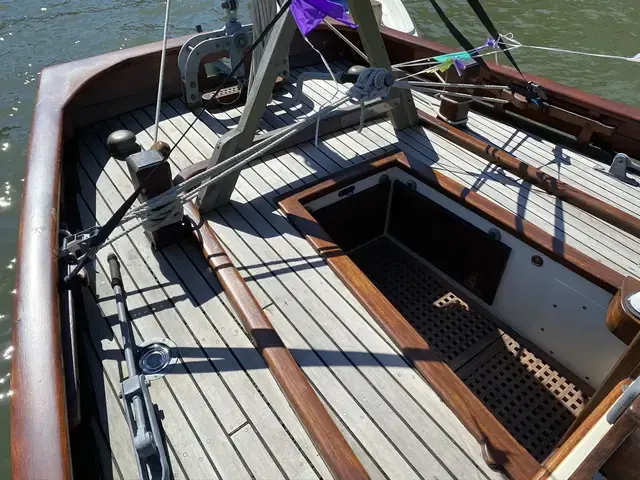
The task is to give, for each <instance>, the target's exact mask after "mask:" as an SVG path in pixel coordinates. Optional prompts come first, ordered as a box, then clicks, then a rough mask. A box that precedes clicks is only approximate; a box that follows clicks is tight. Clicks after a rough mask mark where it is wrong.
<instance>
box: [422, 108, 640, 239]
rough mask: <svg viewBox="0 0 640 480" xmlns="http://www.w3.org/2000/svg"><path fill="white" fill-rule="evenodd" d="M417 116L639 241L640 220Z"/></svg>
mask: <svg viewBox="0 0 640 480" xmlns="http://www.w3.org/2000/svg"><path fill="white" fill-rule="evenodd" d="M418 115H419V116H420V120H421V121H422V122H423V124H424V125H425V126H426V127H427V128H429V129H431V130H433V131H435V132H437V133H439V134H440V135H442V136H444V137H445V138H447V139H448V140H451V141H452V142H454V143H455V144H456V145H459V146H461V147H463V148H465V149H467V150H469V151H470V152H473V153H475V154H476V155H479V156H480V157H482V158H484V159H485V160H487V161H488V162H490V163H493V164H494V165H498V166H499V167H502V168H504V169H505V170H507V171H509V172H511V173H513V174H514V175H517V176H518V177H520V178H521V179H523V180H525V181H527V182H529V183H531V184H532V185H535V186H537V187H538V188H540V189H542V190H544V191H545V192H547V193H549V194H551V195H553V196H555V197H557V198H559V199H561V200H564V201H565V202H567V203H570V204H572V205H575V206H576V207H578V208H580V209H581V210H584V211H585V212H588V213H590V214H592V215H594V216H595V217H597V218H599V219H601V220H604V221H605V222H607V223H609V224H611V225H613V226H615V227H618V228H619V229H621V230H624V231H625V232H627V233H630V234H631V235H633V236H634V237H636V238H640V219H638V218H637V217H634V216H633V215H630V214H628V213H627V212H623V211H622V210H620V209H619V208H616V207H614V206H612V205H610V204H608V203H606V202H603V201H602V200H600V199H598V198H595V197H593V196H591V195H589V194H588V193H585V192H583V191H581V190H579V189H577V188H575V187H573V186H571V185H568V184H566V183H564V182H563V181H561V180H558V179H557V178H555V177H552V176H551V175H548V174H546V173H544V172H543V171H541V170H540V169H538V168H536V167H533V166H531V165H529V164H528V163H526V162H523V161H522V160H520V159H518V158H516V157H515V156H513V155H511V154H510V153H507V152H505V151H504V150H502V149H500V148H497V147H495V146H494V145H491V144H490V143H487V142H485V141H483V140H480V139H479V138H477V137H474V136H473V135H471V134H469V133H467V132H465V131H464V130H460V129H459V128H456V127H453V126H451V125H449V124H447V123H446V122H443V121H442V120H440V119H438V118H436V117H434V116H432V115H429V114H428V113H426V112H424V111H421V110H419V111H418Z"/></svg>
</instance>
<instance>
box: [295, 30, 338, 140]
mask: <svg viewBox="0 0 640 480" xmlns="http://www.w3.org/2000/svg"><path fill="white" fill-rule="evenodd" d="M302 38H304V39H305V41H306V42H307V43H308V44H309V46H310V47H311V48H312V49H313V50H314V51H315V52H316V53H317V54H318V55H319V56H320V60H322V63H323V64H324V66H325V68H326V69H327V71H328V72H329V75H331V79H332V80H333V84H334V85H335V90H334V91H333V95H331V98H330V99H329V100H326V101H325V102H324V103H323V104H322V105H321V106H320V110H322V109H323V108H324V107H325V105H328V104H329V103H330V102H332V101H333V99H334V98H336V95H337V94H338V92H339V91H340V85H339V83H338V80H337V79H336V76H335V75H334V74H333V70H331V67H330V66H329V62H327V59H326V58H324V55H322V53H321V52H320V50H318V49H317V48H316V47H315V45H314V44H313V43H311V42H310V41H309V39H308V38H307V37H306V35H302ZM319 132H320V117H318V120H317V121H316V134H315V137H314V142H313V144H314V145H315V146H316V148H318V135H319Z"/></svg>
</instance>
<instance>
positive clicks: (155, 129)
mask: <svg viewBox="0 0 640 480" xmlns="http://www.w3.org/2000/svg"><path fill="white" fill-rule="evenodd" d="M170 12H171V0H167V8H166V10H165V12H164V32H163V34H162V55H161V56H160V74H159V78H158V96H157V97H156V117H155V124H154V127H153V142H154V143H155V142H157V141H158V130H159V129H160V106H161V105H162V90H163V89H164V65H165V62H166V60H167V36H168V33H169V13H170Z"/></svg>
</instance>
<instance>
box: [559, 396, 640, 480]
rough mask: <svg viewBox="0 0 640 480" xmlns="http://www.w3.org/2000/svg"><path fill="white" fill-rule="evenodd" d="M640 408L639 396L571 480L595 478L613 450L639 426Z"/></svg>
mask: <svg viewBox="0 0 640 480" xmlns="http://www.w3.org/2000/svg"><path fill="white" fill-rule="evenodd" d="M639 409H640V398H637V399H636V400H635V401H634V402H633V403H632V404H631V406H630V407H629V408H628V409H627V410H625V412H624V413H623V414H622V415H621V416H620V418H619V419H618V420H617V421H616V423H614V424H613V426H612V427H611V429H610V430H609V431H608V432H607V433H606V434H605V436H604V437H603V438H602V440H600V442H598V444H597V445H596V447H595V448H594V449H593V450H592V451H591V452H590V453H589V455H587V458H585V459H584V461H583V462H582V463H581V464H580V466H579V467H578V468H577V469H576V471H575V472H573V474H572V475H571V476H570V477H569V480H591V479H592V478H593V476H594V475H595V474H596V472H597V471H598V470H599V469H600V467H601V466H602V465H603V464H604V463H605V462H606V461H607V459H608V458H609V457H610V456H611V455H612V454H613V452H615V451H616V450H617V449H618V447H620V445H622V443H623V442H624V441H625V440H626V439H627V437H629V435H631V434H632V433H633V431H634V430H635V429H637V428H638V421H639V417H638V414H639V413H640V412H639Z"/></svg>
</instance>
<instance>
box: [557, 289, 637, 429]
mask: <svg viewBox="0 0 640 480" xmlns="http://www.w3.org/2000/svg"><path fill="white" fill-rule="evenodd" d="M638 291H640V281H638V280H636V279H635V278H631V277H626V278H625V279H624V280H623V282H622V286H621V287H620V290H618V292H617V293H616V294H615V295H614V297H613V299H612V300H611V303H610V304H609V309H608V311H607V320H606V322H607V326H608V327H609V330H610V331H611V332H612V333H614V334H615V335H616V336H617V337H618V338H620V339H621V340H622V341H624V342H625V343H627V344H628V347H627V348H626V349H625V351H624V352H623V353H622V355H621V356H620V358H618V361H617V362H616V364H615V365H614V366H613V368H612V369H611V370H610V371H609V373H608V374H607V376H606V378H605V379H604V381H603V382H602V383H601V384H600V386H599V387H598V389H597V390H596V393H595V394H593V396H592V397H591V399H590V400H589V403H588V404H587V406H586V407H585V408H584V409H583V410H582V411H581V412H580V414H579V415H578V417H577V418H576V419H575V421H574V422H573V424H572V425H571V428H569V430H568V431H567V433H566V434H565V435H564V437H563V439H562V441H564V440H565V439H567V438H569V436H570V435H572V433H573V432H574V431H575V430H576V429H577V428H578V426H579V425H580V424H581V423H582V422H583V421H584V420H585V419H586V418H587V417H588V416H589V415H590V414H591V412H592V411H593V410H594V409H595V408H596V406H597V405H599V404H600V402H601V401H603V400H604V399H605V398H606V397H607V395H609V393H610V392H611V390H612V389H613V388H614V387H615V386H616V385H617V384H618V382H620V381H622V380H623V379H626V378H635V377H636V376H637V369H638V368H639V367H640V334H639V331H638V318H637V317H636V316H635V315H634V314H633V313H631V312H630V311H629V308H628V306H627V303H626V301H625V300H626V298H627V297H628V296H629V295H630V294H631V293H634V292H638ZM634 335H635V336H634Z"/></svg>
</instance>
